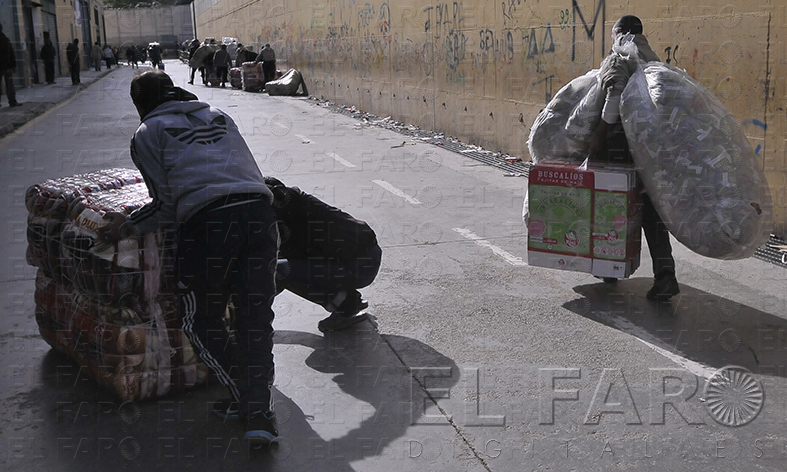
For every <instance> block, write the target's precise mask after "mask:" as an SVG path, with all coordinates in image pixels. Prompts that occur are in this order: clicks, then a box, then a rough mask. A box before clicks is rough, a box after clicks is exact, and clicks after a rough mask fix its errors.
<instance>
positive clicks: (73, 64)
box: [66, 38, 82, 85]
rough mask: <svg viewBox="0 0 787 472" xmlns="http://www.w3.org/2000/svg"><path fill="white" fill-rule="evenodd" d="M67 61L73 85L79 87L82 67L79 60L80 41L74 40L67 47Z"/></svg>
mask: <svg viewBox="0 0 787 472" xmlns="http://www.w3.org/2000/svg"><path fill="white" fill-rule="evenodd" d="M66 60H67V61H68V69H69V70H70V71H71V85H79V84H81V83H82V82H80V81H79V69H80V67H81V65H80V60H79V40H78V39H77V38H74V40H73V41H72V42H71V44H69V45H68V46H67V47H66Z"/></svg>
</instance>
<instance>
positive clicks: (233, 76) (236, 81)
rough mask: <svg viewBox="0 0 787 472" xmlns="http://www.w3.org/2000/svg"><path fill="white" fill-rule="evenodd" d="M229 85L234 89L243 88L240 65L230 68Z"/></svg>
mask: <svg viewBox="0 0 787 472" xmlns="http://www.w3.org/2000/svg"><path fill="white" fill-rule="evenodd" d="M230 86H231V87H232V88H234V89H240V88H243V74H242V73H241V69H240V67H233V68H232V69H230Z"/></svg>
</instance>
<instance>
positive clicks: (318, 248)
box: [265, 177, 377, 268]
mask: <svg viewBox="0 0 787 472" xmlns="http://www.w3.org/2000/svg"><path fill="white" fill-rule="evenodd" d="M265 184H266V185H267V186H268V188H269V189H270V190H271V192H273V210H274V211H275V212H276V219H277V220H278V221H277V225H278V227H279V237H280V238H281V245H280V247H279V257H280V258H282V259H305V258H310V257H327V258H331V259H335V260H337V261H339V262H340V263H341V264H342V265H343V266H345V267H347V268H353V267H355V266H356V265H357V261H358V258H359V257H363V256H365V255H366V254H367V253H368V252H369V251H370V250H371V249H372V248H374V247H375V246H376V245H377V236H376V235H375V234H374V230H372V228H370V227H369V225H368V224H366V222H364V221H361V220H357V219H355V218H353V217H352V216H351V215H349V214H347V213H345V212H343V211H342V210H340V209H338V208H336V207H332V206H331V205H328V204H327V203H325V202H323V201H322V200H320V199H319V198H317V197H315V196H314V195H310V194H308V193H306V192H304V191H302V190H301V189H299V188H298V187H287V186H286V185H284V184H283V183H282V182H281V181H280V180H278V179H276V178H274V177H265Z"/></svg>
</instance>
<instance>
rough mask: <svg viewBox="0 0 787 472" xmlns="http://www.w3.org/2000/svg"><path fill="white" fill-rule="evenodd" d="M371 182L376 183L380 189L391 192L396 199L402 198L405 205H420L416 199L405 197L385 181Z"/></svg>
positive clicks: (404, 194) (405, 195)
mask: <svg viewBox="0 0 787 472" xmlns="http://www.w3.org/2000/svg"><path fill="white" fill-rule="evenodd" d="M372 182H374V183H376V184H377V185H379V186H380V187H382V188H384V189H385V190H388V191H389V192H391V193H392V194H394V195H396V196H397V197H402V198H404V199H405V201H406V202H407V203H409V204H411V205H420V204H421V202H420V201H419V200H418V199H416V198H413V197H411V196H410V195H407V194H406V193H404V192H403V191H401V190H399V189H398V188H396V187H394V186H393V185H391V184H389V183H388V182H386V181H385V180H372Z"/></svg>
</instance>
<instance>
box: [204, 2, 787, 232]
mask: <svg viewBox="0 0 787 472" xmlns="http://www.w3.org/2000/svg"><path fill="white" fill-rule="evenodd" d="M194 6H195V11H196V23H197V32H198V36H199V37H200V38H203V37H205V36H214V37H217V38H218V37H222V36H235V37H238V38H239V39H240V41H241V42H243V43H244V44H252V45H254V46H255V51H258V50H259V47H260V46H261V45H262V44H264V43H266V42H269V43H271V45H272V46H273V47H274V49H275V50H276V53H277V56H278V58H279V68H287V67H295V68H297V69H299V70H301V72H302V73H303V75H304V77H305V79H306V80H307V84H308V88H309V91H310V93H311V94H312V95H315V96H321V97H324V98H326V99H328V100H332V101H336V102H339V103H343V104H348V105H355V106H357V107H358V108H360V109H361V110H364V111H368V112H371V113H375V114H378V115H381V116H388V115H390V116H392V117H393V118H395V119H397V120H400V121H404V122H408V123H412V124H415V125H417V126H420V127H423V128H427V129H433V130H436V131H440V132H443V133H445V134H447V135H450V136H455V137H457V138H459V139H461V140H462V141H464V142H467V143H472V144H479V145H481V146H484V147H485V148H487V149H490V150H496V151H497V150H499V151H503V152H507V153H510V154H512V155H516V156H521V157H522V158H524V159H529V156H528V153H527V146H526V141H527V137H528V133H529V128H530V125H531V124H532V122H533V120H534V119H535V117H536V115H537V114H538V112H539V110H540V109H541V108H542V107H543V106H544V105H545V104H546V102H547V101H548V100H549V99H550V98H551V96H552V95H554V93H555V92H557V90H559V88H560V87H562V86H563V85H565V84H566V83H567V82H568V81H570V80H571V79H573V78H574V77H576V76H578V75H581V74H583V73H585V72H586V71H588V70H589V69H592V68H597V67H598V66H599V64H600V62H601V60H602V59H603V57H604V55H605V53H606V52H607V50H608V49H609V46H610V35H611V28H612V25H613V24H614V22H615V21H616V20H617V19H618V18H619V17H620V16H622V15H624V14H635V15H637V16H639V17H640V18H641V19H642V20H643V23H644V24H645V34H646V35H647V36H648V39H649V40H650V43H651V45H652V47H653V49H654V50H655V51H656V52H657V53H658V54H659V55H660V57H661V59H662V60H663V61H665V62H669V63H670V64H672V65H675V66H678V67H681V68H684V69H686V70H687V71H688V73H689V74H691V75H692V76H693V77H695V78H696V79H697V80H699V81H700V82H701V83H702V84H703V85H705V86H706V87H707V88H708V89H710V90H711V91H712V92H713V93H714V94H716V95H717V96H718V97H719V98H721V100H722V101H723V102H724V104H725V105H726V106H727V107H728V108H729V109H730V111H731V112H732V113H733V115H735V116H736V117H737V119H738V120H739V122H740V124H741V126H742V127H743V129H744V131H745V133H746V135H747V136H748V137H749V140H750V142H751V144H752V145H753V147H755V148H757V155H758V156H759V157H760V158H761V160H762V161H761V165H762V166H763V168H764V169H765V171H766V173H767V176H768V180H769V182H770V185H771V192H772V194H773V197H774V203H775V208H774V213H775V219H776V221H777V228H776V232H777V234H778V235H780V236H782V237H785V236H787V190H786V189H787V111H785V110H786V109H787V46H785V39H786V38H787V2H785V1H784V0H760V1H757V2H751V1H744V0H703V1H702V2H696V1H686V0H660V1H656V2H653V1H647V0H630V1H613V0H595V1H592V0H540V1H539V0H497V1H483V0H467V1H461V0H460V1H456V2H442V3H441V2H434V1H427V2H424V1H423V0H402V1H397V2H384V1H379V0H370V1H368V2H367V1H363V2H362V1H355V0H259V1H251V2H249V1H247V0H195V3H194Z"/></svg>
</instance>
